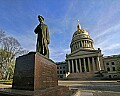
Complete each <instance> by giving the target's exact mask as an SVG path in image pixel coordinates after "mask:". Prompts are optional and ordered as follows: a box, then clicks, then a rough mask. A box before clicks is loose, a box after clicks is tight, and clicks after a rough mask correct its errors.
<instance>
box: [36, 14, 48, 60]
mask: <svg viewBox="0 0 120 96" xmlns="http://www.w3.org/2000/svg"><path fill="white" fill-rule="evenodd" d="M38 20H39V22H40V24H39V25H38V26H37V27H36V28H35V30H34V32H35V33H36V34H37V35H38V37H37V45H36V52H39V53H40V54H42V55H44V56H46V57H48V58H49V49H48V44H49V43H50V37H49V31H48V26H47V25H46V24H44V23H43V22H44V18H43V17H42V16H40V15H39V16H38Z"/></svg>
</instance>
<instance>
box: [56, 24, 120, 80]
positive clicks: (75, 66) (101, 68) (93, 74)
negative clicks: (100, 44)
mask: <svg viewBox="0 0 120 96" xmlns="http://www.w3.org/2000/svg"><path fill="white" fill-rule="evenodd" d="M70 48H71V53H70V54H66V60H65V62H58V63H57V65H58V68H57V70H58V78H59V79H60V78H67V79H82V80H85V79H88V80H90V79H100V78H102V79H103V78H114V77H116V78H118V77H119V75H118V73H117V71H116V69H117V62H118V61H119V60H120V56H109V57H103V55H102V53H101V49H100V48H98V49H97V50H96V49H94V42H93V40H92V38H91V37H90V36H89V34H88V32H87V31H86V30H84V29H82V28H81V26H80V24H78V25H77V30H76V31H75V32H74V34H73V37H72V41H71V44H70ZM101 72H102V73H101Z"/></svg>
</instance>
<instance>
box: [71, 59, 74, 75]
mask: <svg viewBox="0 0 120 96" xmlns="http://www.w3.org/2000/svg"><path fill="white" fill-rule="evenodd" d="M71 61H72V73H74V64H73V60H71Z"/></svg>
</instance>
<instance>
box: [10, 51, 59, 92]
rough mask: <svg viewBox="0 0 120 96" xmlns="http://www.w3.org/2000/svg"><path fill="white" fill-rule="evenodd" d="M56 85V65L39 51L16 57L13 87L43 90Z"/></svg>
mask: <svg viewBox="0 0 120 96" xmlns="http://www.w3.org/2000/svg"><path fill="white" fill-rule="evenodd" d="M56 86H58V79H57V65H56V64H55V63H54V62H53V61H52V60H50V59H48V58H46V57H44V56H42V55H41V54H39V53H35V52H30V53H28V54H27V55H23V56H20V57H18V58H17V60H16V65H15V72H14V77H13V84H12V88H13V89H20V90H43V89H46V88H50V87H56Z"/></svg>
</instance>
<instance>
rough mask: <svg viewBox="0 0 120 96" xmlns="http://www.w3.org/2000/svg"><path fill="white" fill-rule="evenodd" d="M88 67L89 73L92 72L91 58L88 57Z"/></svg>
mask: <svg viewBox="0 0 120 96" xmlns="http://www.w3.org/2000/svg"><path fill="white" fill-rule="evenodd" d="M87 59H88V67H89V72H91V67H90V58H89V57H88V58H87Z"/></svg>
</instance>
